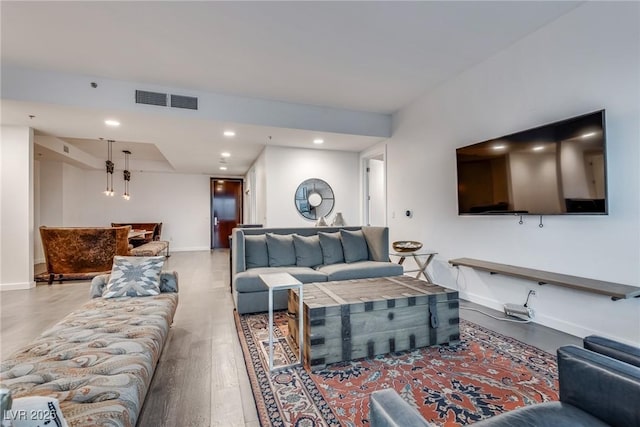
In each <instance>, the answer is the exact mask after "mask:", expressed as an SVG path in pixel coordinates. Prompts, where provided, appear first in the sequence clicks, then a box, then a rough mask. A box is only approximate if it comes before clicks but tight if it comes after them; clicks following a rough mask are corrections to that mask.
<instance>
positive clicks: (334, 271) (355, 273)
mask: <svg viewBox="0 0 640 427" xmlns="http://www.w3.org/2000/svg"><path fill="white" fill-rule="evenodd" d="M318 271H319V272H322V273H325V274H326V275H327V280H329V281H333V280H351V279H366V278H369V277H386V276H399V275H401V274H402V273H403V269H402V266H401V265H398V264H393V263H391V262H383V261H358V262H352V263H350V264H346V263H341V264H332V265H323V266H321V267H319V268H318Z"/></svg>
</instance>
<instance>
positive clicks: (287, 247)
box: [266, 233, 296, 267]
mask: <svg viewBox="0 0 640 427" xmlns="http://www.w3.org/2000/svg"><path fill="white" fill-rule="evenodd" d="M266 236H267V252H268V253H269V267H287V266H290V265H296V250H295V248H294V246H293V237H292V236H291V234H274V233H267V234H266Z"/></svg>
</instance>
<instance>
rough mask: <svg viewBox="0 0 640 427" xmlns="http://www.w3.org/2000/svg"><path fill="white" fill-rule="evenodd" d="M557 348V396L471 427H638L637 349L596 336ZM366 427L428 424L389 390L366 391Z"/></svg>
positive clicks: (639, 353)
mask: <svg viewBox="0 0 640 427" xmlns="http://www.w3.org/2000/svg"><path fill="white" fill-rule="evenodd" d="M584 346H585V348H580V347H576V346H565V347H560V348H559V349H558V376H559V383H560V401H559V402H545V403H539V404H536V405H530V406H525V407H523V408H519V409H516V410H515V411H510V412H506V413H504V414H500V415H497V416H495V417H492V418H489V419H486V420H483V421H480V422H478V423H475V424H474V426H494V427H495V426H498V427H507V426H509V427H511V426H518V427H522V426H525V427H526V426H531V427H552V426H553V427H555V426H562V427H571V426H576V427H577V426H620V427H623V426H624V427H632V426H633V427H639V426H640V349H639V348H636V347H632V346H629V345H626V344H621V343H618V342H616V341H612V340H609V339H606V338H602V337H596V336H590V337H587V338H585V339H584ZM369 418H370V421H371V427H426V426H430V424H429V423H428V422H426V421H425V420H424V419H423V418H422V417H421V416H420V414H419V413H418V412H417V411H416V410H415V409H413V408H412V407H411V406H409V405H408V404H407V403H406V402H405V401H404V400H402V398H401V397H400V396H399V395H398V394H397V393H396V392H395V391H394V390H391V389H387V390H380V391H377V392H374V393H372V394H371V399H370V417H369Z"/></svg>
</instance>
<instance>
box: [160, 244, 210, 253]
mask: <svg viewBox="0 0 640 427" xmlns="http://www.w3.org/2000/svg"><path fill="white" fill-rule="evenodd" d="M209 250H211V248H208V247H207V246H191V247H184V246H183V247H181V248H174V247H173V246H171V245H169V251H170V252H193V251H209Z"/></svg>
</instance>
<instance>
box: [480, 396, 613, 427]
mask: <svg viewBox="0 0 640 427" xmlns="http://www.w3.org/2000/svg"><path fill="white" fill-rule="evenodd" d="M543 420H544V421H545V422H544V423H543V422H542V421H543ZM474 425H475V426H479V427H488V426H492V427H512V426H538V425H547V426H563V427H605V426H608V425H609V424H606V423H604V422H602V421H601V420H599V419H598V418H596V417H594V416H593V415H590V414H588V413H587V412H584V411H581V410H580V409H578V408H576V407H575V406H572V405H569V404H568V403H563V402H543V403H538V404H535V405H528V406H523V407H520V408H518V409H514V410H513V411H509V412H505V413H503V414H500V415H498V416H495V417H491V418H488V419H486V420H483V421H480V422H477V423H474Z"/></svg>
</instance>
